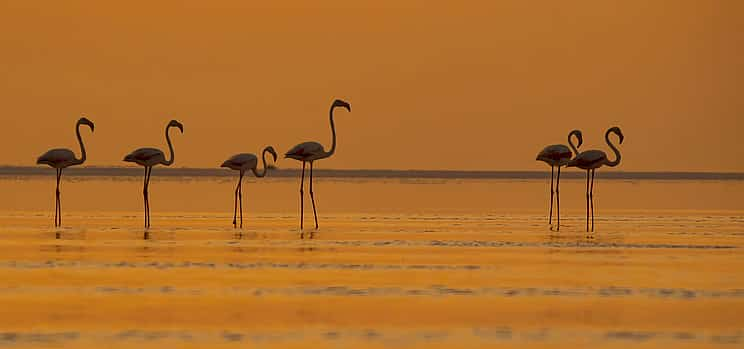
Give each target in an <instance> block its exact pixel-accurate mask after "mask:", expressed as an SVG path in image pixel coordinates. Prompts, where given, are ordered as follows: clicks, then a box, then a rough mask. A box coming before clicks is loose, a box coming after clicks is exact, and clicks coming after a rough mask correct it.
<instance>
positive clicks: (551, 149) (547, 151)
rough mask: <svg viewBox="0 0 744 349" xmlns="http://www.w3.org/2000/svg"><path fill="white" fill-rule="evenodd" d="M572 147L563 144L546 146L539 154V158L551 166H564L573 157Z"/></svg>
mask: <svg viewBox="0 0 744 349" xmlns="http://www.w3.org/2000/svg"><path fill="white" fill-rule="evenodd" d="M572 155H573V153H572V152H571V149H569V148H568V147H567V146H565V145H563V144H553V145H549V146H547V147H545V148H544V149H543V150H542V151H541V152H540V153H538V154H537V159H536V160H539V161H543V162H545V163H546V164H548V165H550V166H563V165H565V164H566V162H568V160H570V159H571V156H572Z"/></svg>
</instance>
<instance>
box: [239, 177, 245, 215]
mask: <svg viewBox="0 0 744 349" xmlns="http://www.w3.org/2000/svg"><path fill="white" fill-rule="evenodd" d="M244 174H245V172H242V171H241V172H240V182H238V200H240V228H241V229H242V228H243V175H244Z"/></svg>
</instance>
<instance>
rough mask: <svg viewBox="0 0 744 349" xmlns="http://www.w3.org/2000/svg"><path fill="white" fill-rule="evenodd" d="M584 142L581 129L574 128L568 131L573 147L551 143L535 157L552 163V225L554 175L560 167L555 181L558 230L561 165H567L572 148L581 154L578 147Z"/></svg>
mask: <svg viewBox="0 0 744 349" xmlns="http://www.w3.org/2000/svg"><path fill="white" fill-rule="evenodd" d="M571 136H576V138H577V139H578V140H579V144H578V145H574V144H573V142H572V140H571ZM583 142H584V140H583V137H582V135H581V131H579V130H573V131H571V132H569V133H568V145H570V146H571V149H568V147H567V146H565V145H563V144H553V145H549V146H547V147H545V148H544V149H543V150H542V151H541V152H540V153H539V154H537V158H536V159H535V160H537V161H543V162H545V163H546V164H548V165H550V213H549V216H550V218H548V224H550V225H552V224H553V177H554V170H555V167H558V177H557V180H556V183H555V198H556V200H555V201H556V206H557V207H556V208H557V214H556V216H557V218H558V225H557V227H556V231H560V230H561V196H560V193H559V191H558V187H559V186H560V184H561V166H564V165H566V163H567V162H568V160H570V159H571V150H573V153H574V154H576V155H579V150H578V147H580V146H581V143H583Z"/></svg>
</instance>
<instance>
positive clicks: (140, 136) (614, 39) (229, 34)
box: [0, 0, 744, 171]
mask: <svg viewBox="0 0 744 349" xmlns="http://www.w3.org/2000/svg"><path fill="white" fill-rule="evenodd" d="M310 3H312V5H310ZM743 18H744V2H743V1H736V0H732V1H714V0H711V1H702V0H701V1H645V0H644V1H596V0H587V1H544V2H538V1H494V0H486V1H409V2H406V1H400V0H393V1H388V0H382V1H380V0H377V1H312V2H311V1H305V0H302V1H262V2H256V1H126V2H117V4H112V2H99V1H84V2H83V1H5V0H0V77H1V78H0V121H1V122H2V127H3V133H2V135H1V136H0V146H1V147H2V148H3V149H6V150H10V151H6V152H5V154H6V155H5V156H4V158H3V159H2V160H0V164H11V165H33V164H34V162H35V159H36V157H37V156H38V155H40V154H41V153H43V152H44V151H45V150H46V149H49V148H52V147H71V148H72V149H74V150H75V151H76V152H77V144H76V141H75V138H74V130H73V125H74V123H75V121H76V120H77V118H78V117H79V116H80V115H81V114H82V113H84V114H85V115H87V116H88V117H89V118H90V119H92V120H93V121H94V122H95V123H96V132H95V134H93V135H90V134H89V132H88V131H87V130H85V131H84V132H83V133H84V138H85V140H86V144H87V147H88V158H89V164H91V165H124V163H122V162H121V161H120V160H121V159H122V158H123V156H124V155H125V154H126V153H128V152H129V151H131V150H134V149H135V148H138V147H142V146H157V147H160V148H165V147H166V146H165V140H164V138H163V128H164V126H165V124H166V123H167V122H168V120H169V119H171V118H176V119H178V120H180V121H182V122H183V123H184V126H185V133H184V134H183V135H180V134H174V135H173V139H174V143H175V148H176V164H175V165H176V166H187V167H211V166H218V165H219V164H220V163H221V162H222V161H223V160H224V159H226V158H227V157H228V156H230V155H232V154H233V153H237V152H258V151H259V150H260V149H261V148H262V147H263V146H264V145H267V144H272V145H274V146H275V147H276V148H277V150H279V151H280V152H284V151H286V150H287V149H289V148H290V147H291V146H293V145H294V144H296V143H299V142H302V141H307V140H316V141H319V142H321V143H324V144H326V146H327V147H329V146H330V129H329V126H328V117H327V110H328V106H329V105H330V103H331V101H332V100H333V99H334V98H343V99H346V100H347V101H349V102H350V103H351V104H352V108H353V112H352V113H350V114H349V113H346V112H345V111H339V112H338V113H337V116H336V126H337V130H338V133H339V145H338V151H337V153H336V155H335V156H334V157H333V158H331V159H329V160H325V161H324V162H323V163H322V164H319V166H320V167H323V168H398V169H410V168H415V169H484V170H485V169H488V170H502V169H503V170H507V169H544V168H545V166H544V164H541V163H537V162H536V161H535V154H536V153H537V152H538V151H539V150H540V149H541V148H542V147H543V146H545V145H547V144H550V143H557V142H565V137H566V134H567V133H568V131H569V130H571V129H573V128H580V129H581V130H583V131H584V135H585V149H590V148H600V149H607V147H606V145H605V144H604V140H603V135H604V130H605V129H606V128H607V127H610V126H613V125H619V126H620V127H621V128H622V129H623V131H624V133H625V135H626V142H625V143H624V144H623V145H622V146H621V147H620V148H621V150H622V152H623V163H622V164H621V167H620V169H623V170H628V171H630V170H706V171H744V140H742V138H741V137H743V135H744V134H743V131H744V127H743V126H744V122H742V118H744V23H743V20H742V19H743ZM298 165H299V164H297V163H295V162H294V161H291V160H284V161H280V163H279V166H280V167H297V166H298Z"/></svg>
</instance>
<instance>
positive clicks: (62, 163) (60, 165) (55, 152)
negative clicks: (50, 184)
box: [36, 117, 95, 227]
mask: <svg viewBox="0 0 744 349" xmlns="http://www.w3.org/2000/svg"><path fill="white" fill-rule="evenodd" d="M80 125H86V126H88V127H90V131H91V132H93V130H94V128H95V126H94V125H93V121H90V120H88V118H86V117H81V118H80V119H78V121H77V123H76V124H75V133H76V134H77V139H78V143H80V159H77V158H75V153H73V152H72V150H70V149H63V148H57V149H52V150H49V151H47V152H46V153H44V154H42V155H41V156H39V158H38V159H37V160H36V164H38V165H49V166H51V167H54V168H55V169H56V170H57V190H56V192H55V193H56V200H55V203H54V226H55V227H61V226H62V206H61V203H60V200H59V181H60V179H61V178H62V169H65V168H67V167H70V166H76V165H81V164H82V163H84V162H85V159H86V156H85V145H83V138H82V137H80Z"/></svg>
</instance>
